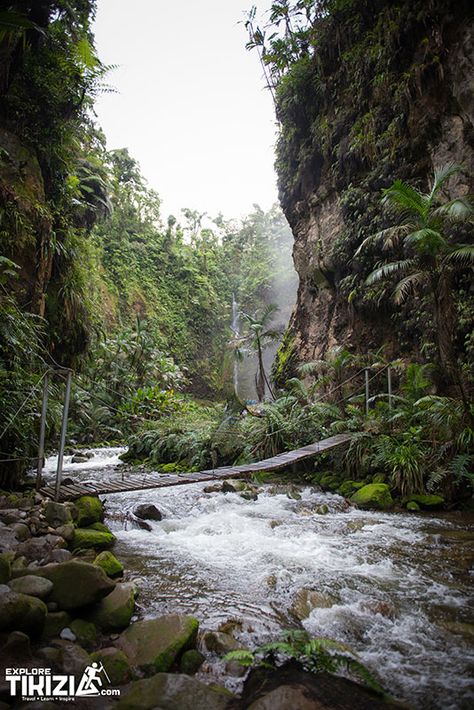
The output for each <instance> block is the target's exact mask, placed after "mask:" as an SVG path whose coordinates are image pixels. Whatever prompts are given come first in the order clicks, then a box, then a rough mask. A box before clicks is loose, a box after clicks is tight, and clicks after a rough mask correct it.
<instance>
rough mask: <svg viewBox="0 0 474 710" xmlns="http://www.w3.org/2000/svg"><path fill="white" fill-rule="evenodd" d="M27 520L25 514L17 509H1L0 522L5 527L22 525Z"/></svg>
mask: <svg viewBox="0 0 474 710" xmlns="http://www.w3.org/2000/svg"><path fill="white" fill-rule="evenodd" d="M24 518H25V513H24V512H23V511H21V510H18V509H17V508H3V509H2V508H0V521H1V522H2V523H4V524H5V525H13V524H14V523H20V522H21V521H22V520H24Z"/></svg>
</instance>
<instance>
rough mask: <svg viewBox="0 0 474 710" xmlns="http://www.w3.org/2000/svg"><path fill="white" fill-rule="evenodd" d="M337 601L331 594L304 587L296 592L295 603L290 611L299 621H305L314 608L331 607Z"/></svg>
mask: <svg viewBox="0 0 474 710" xmlns="http://www.w3.org/2000/svg"><path fill="white" fill-rule="evenodd" d="M335 603H336V600H335V599H334V598H333V597H331V596H330V595H329V594H324V593H322V592H316V591H315V590H313V589H306V588H305V587H304V588H303V589H300V590H299V591H298V592H297V593H296V596H295V598H294V600H293V604H292V605H291V607H290V613H291V614H292V615H293V616H294V617H295V619H298V621H303V619H307V618H308V616H309V615H310V614H311V612H312V611H313V609H330V608H331V607H332V606H334V604H335Z"/></svg>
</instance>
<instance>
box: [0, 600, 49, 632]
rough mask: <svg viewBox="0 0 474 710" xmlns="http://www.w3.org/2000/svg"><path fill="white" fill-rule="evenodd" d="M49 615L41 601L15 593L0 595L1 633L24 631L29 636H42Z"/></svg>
mask: <svg viewBox="0 0 474 710" xmlns="http://www.w3.org/2000/svg"><path fill="white" fill-rule="evenodd" d="M47 613H48V609H47V606H46V604H45V603H44V602H43V601H41V599H37V598H36V597H30V596H28V595H27V594H19V593H17V592H13V591H8V592H3V593H2V594H0V631H24V632H25V633H27V634H28V636H32V637H35V636H40V635H41V633H42V631H43V628H44V622H45V619H46V615H47Z"/></svg>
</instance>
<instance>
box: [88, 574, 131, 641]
mask: <svg viewBox="0 0 474 710" xmlns="http://www.w3.org/2000/svg"><path fill="white" fill-rule="evenodd" d="M136 593H137V590H136V587H135V585H134V584H133V582H126V583H125V584H117V585H116V587H115V589H114V590H113V591H112V592H111V593H110V594H108V595H107V596H106V597H104V599H102V600H101V601H100V602H99V604H97V606H96V607H95V609H94V610H93V611H92V612H90V613H89V614H88V615H87V619H88V620H89V621H92V622H93V623H94V624H96V625H97V626H99V627H100V628H101V629H107V630H109V631H122V629H124V628H125V627H126V626H128V625H129V623H130V620H131V618H132V616H133V612H134V610H135V597H136Z"/></svg>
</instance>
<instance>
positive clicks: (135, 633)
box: [116, 614, 199, 675]
mask: <svg viewBox="0 0 474 710" xmlns="http://www.w3.org/2000/svg"><path fill="white" fill-rule="evenodd" d="M198 628H199V622H198V621H197V619H194V618H193V617H192V616H182V615H179V614H169V615H168V616H162V617H159V618H157V619H147V620H144V621H137V622H136V623H134V624H132V625H131V626H129V628H128V629H126V630H125V631H124V632H123V633H122V634H121V636H120V638H119V639H118V640H117V644H116V645H117V647H118V648H120V650H121V651H123V652H124V653H125V655H126V656H128V658H129V660H130V663H131V665H132V666H136V667H138V668H140V669H141V670H142V671H144V672H145V673H147V674H148V675H151V674H153V673H159V672H160V671H167V670H169V669H170V668H171V666H172V665H173V663H174V661H175V659H176V658H177V656H178V655H179V654H180V653H181V652H182V651H185V650H187V649H188V648H191V647H192V646H194V644H195V641H196V636H197V632H198Z"/></svg>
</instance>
